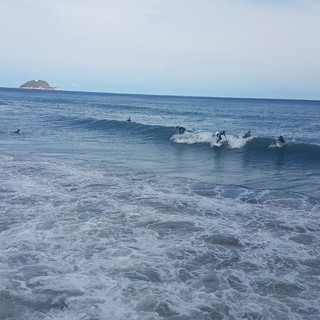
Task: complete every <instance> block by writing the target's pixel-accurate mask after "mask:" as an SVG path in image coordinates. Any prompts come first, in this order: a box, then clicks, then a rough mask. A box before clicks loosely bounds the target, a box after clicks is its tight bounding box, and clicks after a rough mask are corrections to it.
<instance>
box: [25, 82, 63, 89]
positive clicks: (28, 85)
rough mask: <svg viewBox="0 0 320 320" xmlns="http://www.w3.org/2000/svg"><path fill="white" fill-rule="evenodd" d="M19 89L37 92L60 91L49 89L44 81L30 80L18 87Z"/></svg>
mask: <svg viewBox="0 0 320 320" xmlns="http://www.w3.org/2000/svg"><path fill="white" fill-rule="evenodd" d="M20 88H21V89H39V90H61V89H60V88H58V87H50V85H49V83H48V82H47V81H44V80H31V81H28V82H26V83H24V84H23V85H21V86H20Z"/></svg>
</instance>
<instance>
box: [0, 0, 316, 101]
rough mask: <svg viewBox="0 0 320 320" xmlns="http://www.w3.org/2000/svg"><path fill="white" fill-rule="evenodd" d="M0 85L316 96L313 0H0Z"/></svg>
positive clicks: (300, 96)
mask: <svg viewBox="0 0 320 320" xmlns="http://www.w3.org/2000/svg"><path fill="white" fill-rule="evenodd" d="M0 28H1V46H0V86H1V87H19V86H20V85H21V84H22V83H24V82H26V81H28V80H33V79H41V80H46V81H48V82H49V84H50V85H52V86H54V85H55V86H59V87H61V88H62V89H65V90H81V91H101V92H123V93H146V94H170V95H193V96H199V95H200V96H214V97H261V98H289V99H290V98H291V99H296V98H297V99H317V100H320V0H264V1H263V0H50V1H49V0H47V1H46V0H1V1H0Z"/></svg>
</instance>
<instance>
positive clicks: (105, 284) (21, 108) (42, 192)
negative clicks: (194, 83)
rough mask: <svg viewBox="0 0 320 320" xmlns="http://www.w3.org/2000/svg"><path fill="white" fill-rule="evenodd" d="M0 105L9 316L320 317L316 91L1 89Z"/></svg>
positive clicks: (3, 272) (1, 223) (3, 265)
mask: <svg viewBox="0 0 320 320" xmlns="http://www.w3.org/2000/svg"><path fill="white" fill-rule="evenodd" d="M0 115H1V116H0V319H5V320H9V319H10V320H13V319H15V320H16V319H23V320H29V319H30V320H43V319H45V320H49V319H50V320H52V319H55V320H105V319H110V320H111V319H112V320H122V319H137V320H158V319H170V320H196V319H201V320H209V319H214V320H240V319H250V320H254V319H256V320H269V319H274V320H301V319H305V320H316V319H320V298H319V292H320V188H319V186H320V121H319V120H320V101H303V100H299V101H294V100H266V99H231V98H206V97H175V96H152V95H124V94H107V93H85V92H68V91H40V90H23V89H7V88H1V89H0ZM129 117H131V120H132V121H130V122H129V121H127V119H128V118H129ZM176 126H183V127H185V128H186V129H187V131H186V132H185V133H184V134H181V135H180V134H179V133H178V132H177V129H176ZM18 128H19V129H20V130H21V132H20V134H15V133H14V131H15V130H17V129H18ZM220 130H225V131H226V137H223V139H222V141H223V144H222V145H221V146H220V147H216V146H215V145H214V143H215V141H216V137H215V132H216V131H220ZM248 130H251V133H252V136H251V137H250V138H249V139H244V138H242V136H243V134H244V133H245V132H246V131H248ZM280 135H282V136H283V137H284V138H285V140H286V144H285V145H284V146H283V147H281V148H278V147H277V146H276V144H275V141H276V139H277V137H278V136H280Z"/></svg>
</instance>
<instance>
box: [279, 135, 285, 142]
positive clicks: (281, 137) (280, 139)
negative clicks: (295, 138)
mask: <svg viewBox="0 0 320 320" xmlns="http://www.w3.org/2000/svg"><path fill="white" fill-rule="evenodd" d="M278 141H279V142H281V143H286V140H284V137H283V136H279V138H278Z"/></svg>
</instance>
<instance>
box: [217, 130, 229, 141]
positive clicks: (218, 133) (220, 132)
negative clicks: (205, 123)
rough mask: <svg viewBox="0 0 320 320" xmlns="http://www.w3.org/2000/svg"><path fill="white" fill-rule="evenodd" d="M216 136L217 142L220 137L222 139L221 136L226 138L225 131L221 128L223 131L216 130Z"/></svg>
mask: <svg viewBox="0 0 320 320" xmlns="http://www.w3.org/2000/svg"><path fill="white" fill-rule="evenodd" d="M216 136H217V138H218V139H217V142H219V141H220V140H221V139H222V136H224V137H225V139H227V138H226V132H225V131H224V130H223V131H219V132H217V133H216Z"/></svg>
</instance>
